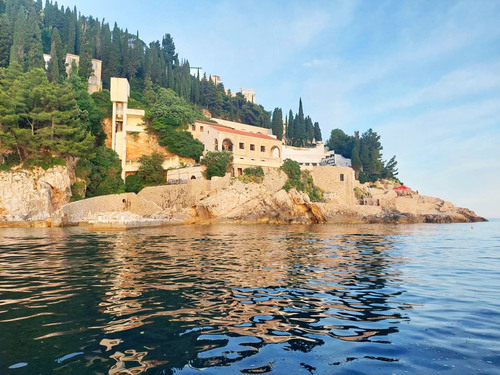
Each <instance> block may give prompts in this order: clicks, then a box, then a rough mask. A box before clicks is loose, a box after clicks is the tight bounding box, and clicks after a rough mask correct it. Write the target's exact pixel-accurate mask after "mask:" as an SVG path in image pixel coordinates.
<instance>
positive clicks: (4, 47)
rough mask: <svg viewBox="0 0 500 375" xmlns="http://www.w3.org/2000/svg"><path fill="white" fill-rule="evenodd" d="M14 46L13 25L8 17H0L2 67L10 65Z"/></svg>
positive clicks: (0, 65) (0, 63)
mask: <svg viewBox="0 0 500 375" xmlns="http://www.w3.org/2000/svg"><path fill="white" fill-rule="evenodd" d="M11 45H12V33H11V25H10V22H9V19H8V18H7V15H5V14H2V15H0V67H7V66H8V65H9V55H10V48H11Z"/></svg>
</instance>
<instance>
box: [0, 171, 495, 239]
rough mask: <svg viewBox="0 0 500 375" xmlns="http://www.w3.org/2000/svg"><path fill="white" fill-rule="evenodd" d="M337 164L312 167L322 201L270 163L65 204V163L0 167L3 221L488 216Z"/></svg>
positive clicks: (95, 225)
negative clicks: (263, 168)
mask: <svg viewBox="0 0 500 375" xmlns="http://www.w3.org/2000/svg"><path fill="white" fill-rule="evenodd" d="M331 168H334V167H319V168H318V169H317V170H316V171H313V173H312V176H313V178H314V180H315V183H316V184H317V185H319V186H320V187H321V188H322V189H323V190H324V191H325V194H324V200H323V202H317V203H316V202H311V201H310V199H309V197H308V196H307V195H306V194H305V193H303V192H299V191H297V190H295V189H291V190H290V191H288V192H286V191H285V190H283V189H282V187H283V185H284V184H285V182H286V179H287V177H286V175H285V174H284V173H283V172H281V171H279V170H269V171H268V172H267V173H266V176H265V178H264V181H263V182H262V183H244V182H243V181H240V180H239V179H237V178H231V177H230V176H229V175H227V176H225V177H223V178H214V179H213V180H212V181H205V180H192V181H189V182H188V183H187V184H183V185H164V186H155V187H147V188H145V189H143V190H142V191H141V192H140V193H139V194H134V193H124V194H114V195H107V196H100V197H94V198H89V199H84V200H81V201H77V202H72V203H67V202H69V200H70V197H71V189H70V182H69V181H70V179H69V173H68V170H67V169H66V168H65V167H61V166H58V167H55V168H53V169H51V170H48V171H43V170H36V171H22V170H20V171H16V172H10V173H5V172H1V173H0V227H61V226H77V225H85V226H88V227H89V229H94V230H126V229H132V228H140V227H153V226H164V225H172V224H213V223H241V224H251V223H272V224H310V223H377V224H380V223H391V224H393V223H404V224H407V223H457V222H478V221H486V219H485V218H483V217H480V216H477V215H476V214H475V213H474V212H472V211H470V210H468V209H466V208H459V207H455V206H454V205H453V204H452V203H451V202H446V201H444V200H442V199H439V198H433V197H428V196H423V195H419V194H416V193H415V194H412V195H408V196H398V195H397V194H396V193H395V191H394V186H393V185H391V184H390V183H388V182H379V183H377V184H372V185H366V184H364V185H363V184H359V182H357V181H354V182H351V183H350V184H330V185H329V184H328V183H327V182H325V181H329V179H330V180H331V178H333V176H334V174H335V173H337V172H338V171H334V170H333V169H331ZM334 172H335V173H334ZM346 172H348V171H346ZM322 185H323V186H322ZM360 192H361V194H362V197H363V198H362V199H360V198H359V194H360ZM357 195H358V196H357Z"/></svg>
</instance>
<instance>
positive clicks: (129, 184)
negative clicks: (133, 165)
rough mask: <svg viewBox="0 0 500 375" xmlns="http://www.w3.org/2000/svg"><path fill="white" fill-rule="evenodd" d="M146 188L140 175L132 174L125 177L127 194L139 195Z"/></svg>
mask: <svg viewBox="0 0 500 375" xmlns="http://www.w3.org/2000/svg"><path fill="white" fill-rule="evenodd" d="M143 187H144V182H143V181H142V180H141V178H140V177H139V175H138V174H137V173H136V174H131V175H129V176H127V177H125V191H126V192H127V193H136V194H137V193H138V192H140V191H141V190H142V188H143Z"/></svg>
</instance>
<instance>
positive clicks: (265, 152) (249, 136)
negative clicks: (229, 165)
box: [189, 119, 283, 176]
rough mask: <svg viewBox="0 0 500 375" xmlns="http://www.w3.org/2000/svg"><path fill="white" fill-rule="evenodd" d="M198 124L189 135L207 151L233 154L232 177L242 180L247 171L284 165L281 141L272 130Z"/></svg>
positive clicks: (221, 123) (219, 122) (222, 122)
mask: <svg viewBox="0 0 500 375" xmlns="http://www.w3.org/2000/svg"><path fill="white" fill-rule="evenodd" d="M214 120H215V121H216V122H206V121H196V122H195V123H194V124H193V125H191V126H190V128H189V131H190V132H191V134H192V135H193V137H194V138H196V139H198V140H199V141H201V142H202V143H203V146H204V149H205V152H206V151H212V152H216V151H223V150H225V151H230V152H232V154H233V169H232V171H231V172H232V173H231V174H232V175H233V176H239V175H241V174H242V173H243V170H244V169H245V168H249V167H262V168H279V167H280V166H281V164H282V162H283V158H282V145H281V141H280V140H278V139H277V138H276V136H273V135H272V132H271V130H270V129H266V128H260V127H257V126H251V125H246V124H240V123H237V122H232V121H226V120H219V119H214Z"/></svg>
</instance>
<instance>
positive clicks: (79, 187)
mask: <svg viewBox="0 0 500 375" xmlns="http://www.w3.org/2000/svg"><path fill="white" fill-rule="evenodd" d="M86 190H87V184H86V183H85V182H84V181H76V182H75V183H74V184H72V185H71V202H76V201H79V200H82V199H83V198H85V191H86Z"/></svg>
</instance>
